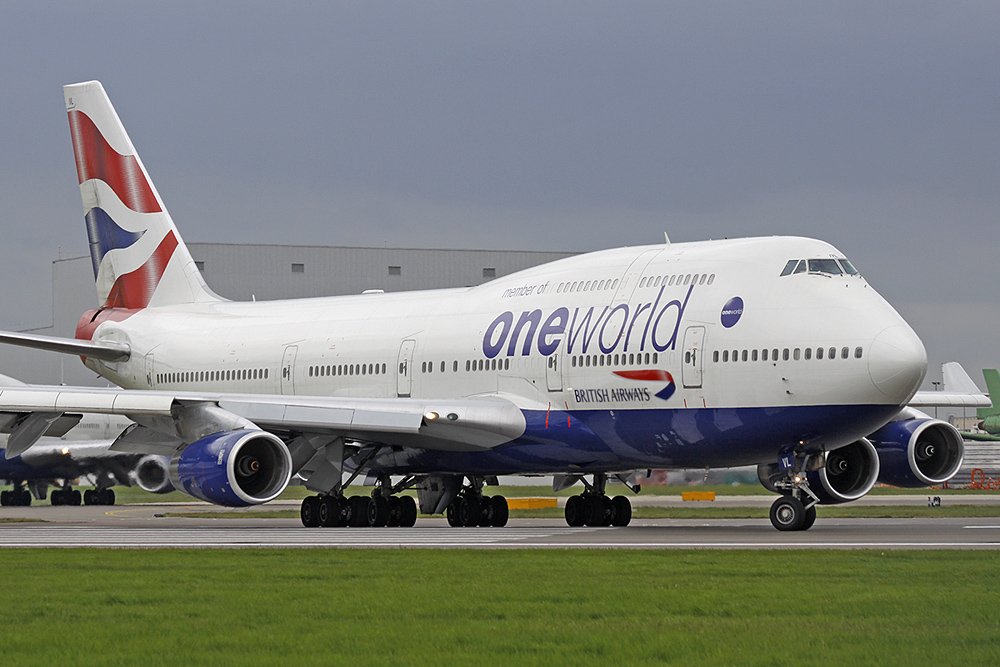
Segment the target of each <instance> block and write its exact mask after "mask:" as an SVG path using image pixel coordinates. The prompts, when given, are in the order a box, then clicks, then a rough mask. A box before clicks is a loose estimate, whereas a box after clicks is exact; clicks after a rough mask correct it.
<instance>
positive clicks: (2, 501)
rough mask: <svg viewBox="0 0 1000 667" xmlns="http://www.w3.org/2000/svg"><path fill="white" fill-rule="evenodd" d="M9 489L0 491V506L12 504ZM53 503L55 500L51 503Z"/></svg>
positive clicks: (53, 494)
mask: <svg viewBox="0 0 1000 667" xmlns="http://www.w3.org/2000/svg"><path fill="white" fill-rule="evenodd" d="M55 493H56V492H55V491H53V492H52V496H53V498H54V497H55ZM10 496H11V493H10V491H0V507H7V506H8V505H13V503H12V502H11V497H10ZM52 504H53V505H55V502H53V503H52Z"/></svg>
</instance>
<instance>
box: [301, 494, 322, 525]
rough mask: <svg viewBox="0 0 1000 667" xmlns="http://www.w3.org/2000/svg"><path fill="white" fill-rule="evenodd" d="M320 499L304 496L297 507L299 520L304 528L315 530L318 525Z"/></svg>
mask: <svg viewBox="0 0 1000 667" xmlns="http://www.w3.org/2000/svg"><path fill="white" fill-rule="evenodd" d="M319 504H320V498H319V496H306V497H305V498H303V499H302V504H301V505H300V506H299V520H300V521H301V522H302V525H303V526H305V527H306V528H316V527H317V526H319V525H320V510H319Z"/></svg>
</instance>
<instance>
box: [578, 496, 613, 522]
mask: <svg viewBox="0 0 1000 667" xmlns="http://www.w3.org/2000/svg"><path fill="white" fill-rule="evenodd" d="M583 500H584V502H585V503H586V504H587V506H588V507H589V508H590V516H589V517H588V518H587V525H588V526H610V525H611V512H612V510H611V499H610V498H608V497H607V496H598V495H592V496H590V497H589V498H588V497H586V496H585V497H584V499H583Z"/></svg>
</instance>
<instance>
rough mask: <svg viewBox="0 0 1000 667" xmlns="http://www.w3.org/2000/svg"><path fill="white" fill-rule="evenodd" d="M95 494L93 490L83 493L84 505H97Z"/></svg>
mask: <svg viewBox="0 0 1000 667" xmlns="http://www.w3.org/2000/svg"><path fill="white" fill-rule="evenodd" d="M94 495H95V492H94V490H93V489H87V490H86V491H84V492H83V504H84V505H96V504H97V502H96V500H95V498H94Z"/></svg>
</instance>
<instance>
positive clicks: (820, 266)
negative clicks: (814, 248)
mask: <svg viewBox="0 0 1000 667" xmlns="http://www.w3.org/2000/svg"><path fill="white" fill-rule="evenodd" d="M809 273H827V274H830V275H832V276H839V275H841V274H843V273H844V272H843V270H841V268H840V264H837V260H835V259H810V260H809Z"/></svg>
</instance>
